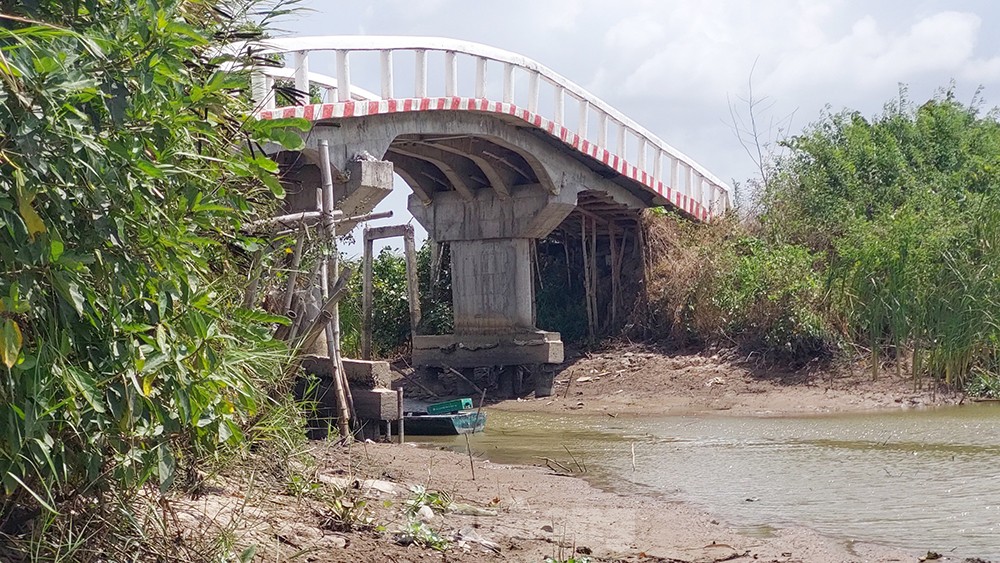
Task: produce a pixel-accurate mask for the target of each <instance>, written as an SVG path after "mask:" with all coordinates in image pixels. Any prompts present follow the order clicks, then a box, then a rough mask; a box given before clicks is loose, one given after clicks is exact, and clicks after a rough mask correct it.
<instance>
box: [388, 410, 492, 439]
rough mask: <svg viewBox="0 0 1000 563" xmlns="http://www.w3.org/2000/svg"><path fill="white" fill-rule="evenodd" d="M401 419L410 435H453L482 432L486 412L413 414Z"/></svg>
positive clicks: (484, 426) (484, 425)
mask: <svg viewBox="0 0 1000 563" xmlns="http://www.w3.org/2000/svg"><path fill="white" fill-rule="evenodd" d="M477 415H478V416H477ZM403 421H404V424H405V428H406V433H407V434H408V435H411V436H455V435H457V434H472V433H474V432H482V431H483V429H485V428H486V413H484V412H479V413H476V412H469V411H460V412H457V413H452V414H419V415H418V414H414V415H408V416H405V417H403Z"/></svg>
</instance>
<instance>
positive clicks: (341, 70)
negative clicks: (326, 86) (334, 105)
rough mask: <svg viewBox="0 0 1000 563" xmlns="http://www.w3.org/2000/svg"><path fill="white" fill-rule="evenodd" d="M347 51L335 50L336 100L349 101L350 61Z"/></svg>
mask: <svg viewBox="0 0 1000 563" xmlns="http://www.w3.org/2000/svg"><path fill="white" fill-rule="evenodd" d="M348 54H349V51H337V101H338V102H349V101H351V61H350V59H349V58H348Z"/></svg>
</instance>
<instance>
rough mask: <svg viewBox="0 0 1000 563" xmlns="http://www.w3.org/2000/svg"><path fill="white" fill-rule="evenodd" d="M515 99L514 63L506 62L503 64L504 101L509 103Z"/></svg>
mask: <svg viewBox="0 0 1000 563" xmlns="http://www.w3.org/2000/svg"><path fill="white" fill-rule="evenodd" d="M513 101H514V65H512V64H510V63H504V65H503V103H505V104H509V103H511V102H513Z"/></svg>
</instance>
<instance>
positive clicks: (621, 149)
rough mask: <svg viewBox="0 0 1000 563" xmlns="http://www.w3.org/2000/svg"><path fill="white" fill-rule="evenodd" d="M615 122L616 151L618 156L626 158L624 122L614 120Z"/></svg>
mask: <svg viewBox="0 0 1000 563" xmlns="http://www.w3.org/2000/svg"><path fill="white" fill-rule="evenodd" d="M615 124H616V125H618V153H617V154H618V156H620V157H622V158H624V159H628V155H627V154H625V149H626V148H627V147H626V146H625V131H626V130H625V124H624V123H618V122H615Z"/></svg>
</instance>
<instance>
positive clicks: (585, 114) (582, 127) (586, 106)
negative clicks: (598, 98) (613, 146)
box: [576, 100, 590, 139]
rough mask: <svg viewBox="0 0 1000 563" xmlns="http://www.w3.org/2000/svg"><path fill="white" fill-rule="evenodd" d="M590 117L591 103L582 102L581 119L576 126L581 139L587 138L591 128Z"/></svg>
mask: <svg viewBox="0 0 1000 563" xmlns="http://www.w3.org/2000/svg"><path fill="white" fill-rule="evenodd" d="M589 117H590V102H588V101H587V100H580V119H579V123H577V124H576V133H577V134H578V135H579V136H580V138H581V139H586V138H587V130H588V129H589V128H590V123H588V119H589Z"/></svg>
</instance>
